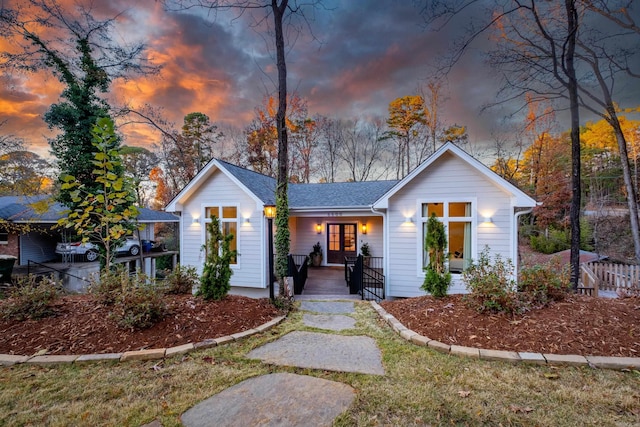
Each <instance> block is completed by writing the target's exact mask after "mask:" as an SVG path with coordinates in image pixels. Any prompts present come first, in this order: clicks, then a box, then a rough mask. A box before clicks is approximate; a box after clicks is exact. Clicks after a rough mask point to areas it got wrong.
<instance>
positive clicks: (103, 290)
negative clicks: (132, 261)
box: [89, 265, 132, 305]
mask: <svg viewBox="0 0 640 427" xmlns="http://www.w3.org/2000/svg"><path fill="white" fill-rule="evenodd" d="M130 282H131V277H130V275H129V271H127V270H126V269H125V268H124V266H123V265H117V266H115V267H113V268H112V269H111V270H103V271H102V272H101V273H100V277H99V278H97V279H96V278H92V279H91V283H90V284H89V293H90V294H91V295H93V297H94V298H95V299H96V300H97V301H98V302H99V303H100V304H103V305H113V304H114V303H115V302H116V299H117V298H118V296H119V295H120V294H121V293H122V289H123V288H127V287H131V286H132V285H131V283H130Z"/></svg>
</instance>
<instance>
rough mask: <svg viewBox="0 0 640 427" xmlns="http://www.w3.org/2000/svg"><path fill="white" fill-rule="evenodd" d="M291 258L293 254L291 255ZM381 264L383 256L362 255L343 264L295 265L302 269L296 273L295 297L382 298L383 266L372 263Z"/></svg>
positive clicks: (299, 298)
mask: <svg viewBox="0 0 640 427" xmlns="http://www.w3.org/2000/svg"><path fill="white" fill-rule="evenodd" d="M292 259H293V258H292ZM378 263H379V264H380V265H381V264H382V259H381V258H380V259H366V260H365V259H363V257H361V256H360V257H356V258H353V259H347V260H346V261H345V263H344V265H343V266H341V267H338V266H324V267H306V268H300V267H302V266H299V265H296V267H297V271H302V270H304V271H305V272H304V274H303V276H305V277H295V272H294V273H293V274H294V277H293V280H294V282H295V283H296V295H295V298H296V299H298V300H301V299H314V298H318V297H321V298H331V299H345V298H346V299H365V300H377V301H379V300H382V299H384V285H385V281H384V275H383V274H382V268H381V267H379V268H374V264H375V265H377V264H378Z"/></svg>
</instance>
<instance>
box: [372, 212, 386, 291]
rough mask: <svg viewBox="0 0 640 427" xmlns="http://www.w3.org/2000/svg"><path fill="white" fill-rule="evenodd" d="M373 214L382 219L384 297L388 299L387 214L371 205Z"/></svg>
mask: <svg viewBox="0 0 640 427" xmlns="http://www.w3.org/2000/svg"><path fill="white" fill-rule="evenodd" d="M371 213H372V214H374V215H379V216H381V217H382V255H383V261H382V269H383V271H385V272H386V273H385V280H384V297H385V299H387V295H389V281H388V280H387V274H388V273H389V243H388V242H389V240H388V239H387V237H388V235H389V233H388V228H387V227H388V225H387V214H386V213H384V212H380V211H377V210H376V209H375V208H374V207H373V205H371Z"/></svg>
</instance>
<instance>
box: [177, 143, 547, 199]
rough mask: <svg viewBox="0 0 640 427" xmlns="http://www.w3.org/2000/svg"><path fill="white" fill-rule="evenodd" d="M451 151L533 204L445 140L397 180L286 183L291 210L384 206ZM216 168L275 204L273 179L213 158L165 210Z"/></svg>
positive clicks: (498, 183) (255, 196) (525, 195)
mask: <svg viewBox="0 0 640 427" xmlns="http://www.w3.org/2000/svg"><path fill="white" fill-rule="evenodd" d="M446 152H450V153H452V154H453V155H455V156H457V157H459V158H460V159H462V160H463V161H464V162H466V163H467V164H469V166H471V167H472V168H474V169H476V170H477V171H478V172H480V173H481V174H483V175H485V176H486V177H487V178H488V179H489V180H491V181H493V182H494V183H495V184H496V185H498V186H500V187H502V188H504V189H505V191H507V192H509V193H510V194H512V196H513V197H515V199H516V203H515V206H517V207H533V206H535V205H536V202H535V200H533V199H532V198H531V197H529V196H528V195H527V194H525V193H524V192H523V191H521V190H520V189H518V188H517V187H516V186H514V185H513V184H511V183H509V182H508V181H507V180H505V179H503V178H501V177H500V176H499V175H498V174H496V173H495V172H493V171H492V170H491V169H489V168H488V167H486V166H485V165H484V164H482V163H481V162H480V161H478V160H477V159H474V158H473V157H471V156H470V155H469V154H467V153H466V152H465V151H464V150H462V149H460V148H459V147H457V146H455V145H454V144H452V143H446V144H444V145H443V146H442V147H440V149H439V150H437V151H436V152H435V153H434V154H433V155H431V156H430V157H429V158H428V159H427V160H426V161H424V162H423V163H422V164H420V165H419V166H418V167H417V168H416V169H414V170H413V171H412V172H411V173H410V174H409V175H407V176H406V177H404V178H403V179H402V180H400V181H362V182H335V183H320V184H289V186H288V189H289V208H290V209H292V210H294V211H295V210H298V211H302V210H323V209H369V208H371V207H372V206H373V207H377V208H386V207H387V205H388V200H389V198H390V197H391V196H393V195H394V194H395V193H396V192H397V191H399V190H400V189H401V188H402V187H404V186H405V185H406V184H407V183H408V182H410V181H411V180H412V179H414V178H415V177H416V176H417V175H418V174H420V173H421V172H422V171H423V170H424V169H426V168H428V167H429V165H431V164H432V163H433V162H435V161H436V160H437V159H439V158H440V157H441V156H442V155H443V154H444V153H446ZM215 171H220V172H221V173H223V174H225V175H226V176H227V177H229V178H230V179H231V180H232V181H233V182H235V183H236V184H237V185H238V186H239V187H240V188H241V189H242V190H243V191H244V192H245V193H246V194H247V195H249V196H250V197H252V198H253V199H254V200H255V201H256V203H257V204H259V205H274V204H275V190H276V180H275V179H274V178H272V177H270V176H266V175H262V174H260V173H258V172H254V171H251V170H248V169H245V168H242V167H240V166H236V165H233V164H231V163H227V162H225V161H222V160H218V159H213V160H211V161H210V162H209V163H207V165H206V166H205V167H204V168H203V169H202V170H201V171H200V172H199V173H198V174H197V175H196V176H195V177H194V178H193V179H192V180H191V181H190V182H189V184H187V186H186V187H185V188H184V189H183V190H182V191H180V193H178V195H177V196H176V197H174V199H173V200H172V201H171V202H170V203H169V204H168V205H167V207H166V210H168V211H179V210H181V207H180V204H181V203H182V202H183V201H185V200H186V199H188V197H189V196H190V195H191V194H192V193H193V192H194V191H195V190H196V189H197V188H198V187H199V186H200V185H202V183H204V182H205V181H206V180H207V179H208V178H209V177H210V176H211V175H212V174H213V173H215Z"/></svg>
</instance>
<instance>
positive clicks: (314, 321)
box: [302, 314, 356, 331]
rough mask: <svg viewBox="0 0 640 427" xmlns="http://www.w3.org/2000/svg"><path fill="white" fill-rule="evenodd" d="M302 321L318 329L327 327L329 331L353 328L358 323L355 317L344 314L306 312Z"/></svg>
mask: <svg viewBox="0 0 640 427" xmlns="http://www.w3.org/2000/svg"><path fill="white" fill-rule="evenodd" d="M302 322H303V323H304V324H305V325H306V326H311V327H313V328H318V329H327V330H329V331H343V330H345V329H351V328H353V327H354V326H355V325H356V320H355V319H354V318H353V317H349V316H343V315H341V314H333V315H326V314H305V315H304V317H303V318H302Z"/></svg>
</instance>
